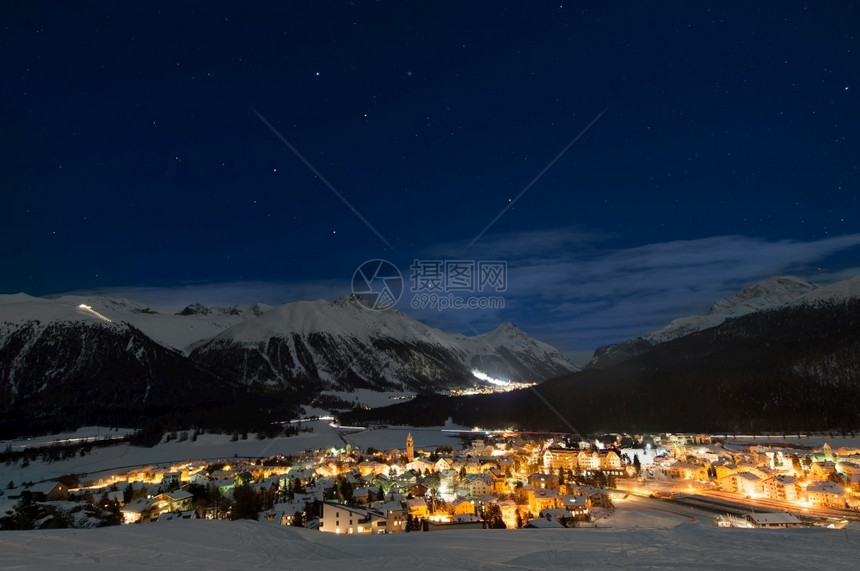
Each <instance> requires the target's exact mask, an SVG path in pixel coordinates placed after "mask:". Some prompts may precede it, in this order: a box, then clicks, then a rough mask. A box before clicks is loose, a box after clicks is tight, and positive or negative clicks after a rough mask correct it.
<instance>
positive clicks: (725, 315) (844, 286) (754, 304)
mask: <svg viewBox="0 0 860 571" xmlns="http://www.w3.org/2000/svg"><path fill="white" fill-rule="evenodd" d="M851 297H860V277H855V278H851V279H849V280H844V281H840V282H837V283H834V284H831V285H828V286H824V287H822V286H819V285H816V284H814V283H811V282H809V281H806V280H803V279H800V278H796V277H791V276H778V277H773V278H768V279H766V280H763V281H761V282H757V283H755V284H752V285H750V286H747V287H745V288H744V289H742V290H741V291H739V292H738V293H736V294H733V295H730V296H728V297H724V298H723V299H720V300H718V301H717V302H716V303H714V304H713V305H712V306H711V309H710V311H708V313H707V314H705V315H691V316H687V317H680V318H678V319H675V320H673V321H672V322H671V323H669V324H668V325H666V326H665V327H662V328H661V329H658V330H657V331H653V332H651V333H649V334H647V335H644V336H642V337H637V338H635V339H630V340H628V341H624V342H623V343H618V344H614V345H607V346H604V347H600V348H598V349H597V351H595V354H594V358H593V359H592V361H591V363H590V366H591V367H598V368H601V367H607V366H610V365H612V364H615V363H618V362H621V361H623V360H626V359H629V358H632V357H635V356H637V355H641V354H642V353H643V352H645V351H647V350H648V349H650V348H651V347H653V346H654V345H658V344H660V343H665V342H667V341H671V340H673V339H678V338H680V337H684V336H686V335H690V334H693V333H696V332H699V331H704V330H705V329H710V328H712V327H716V326H718V325H720V324H721V323H723V322H724V321H726V320H727V319H732V318H735V317H740V316H742V315H747V314H750V313H754V312H756V311H763V310H768V309H778V308H782V307H790V306H793V305H804V304H806V305H808V304H816V303H827V302H832V301H839V300H844V299H848V298H851Z"/></svg>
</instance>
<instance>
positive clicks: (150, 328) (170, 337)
mask: <svg viewBox="0 0 860 571" xmlns="http://www.w3.org/2000/svg"><path fill="white" fill-rule="evenodd" d="M82 306H87V307H89V308H90V309H91V310H92V311H90V309H86V308H84V307H82ZM269 309H271V307H270V306H267V305H263V304H255V305H250V306H233V307H225V308H219V307H208V306H204V305H200V304H194V305H189V306H188V307H186V308H185V309H183V310H182V311H180V312H179V313H176V314H171V313H159V312H157V311H153V310H152V309H150V308H149V307H147V306H146V305H143V304H141V303H137V302H135V301H131V300H128V299H115V298H110V297H104V296H78V295H66V296H62V297H58V298H51V299H48V298H40V297H32V296H29V295H27V294H24V293H17V294H14V295H0V322H8V323H15V322H19V323H20V322H25V321H39V322H41V323H43V324H45V323H52V322H75V321H83V322H107V321H106V320H105V319H102V318H107V320H110V322H113V323H128V324H130V325H132V326H134V327H135V328H137V329H139V330H141V331H142V332H143V333H145V334H146V335H147V336H149V337H151V338H152V339H153V340H155V341H156V342H158V343H160V344H162V345H164V346H166V347H170V348H172V349H177V350H180V351H185V350H186V349H187V348H188V346H189V345H191V344H193V343H195V342H197V341H200V340H201V339H208V338H210V337H212V336H214V335H216V334H217V333H219V332H221V331H223V330H224V329H227V328H228V327H230V326H232V325H235V324H237V323H240V322H241V321H244V320H246V319H251V318H254V317H257V316H259V315H262V314H263V313H265V312H266V311H268V310H269ZM99 315H100V316H101V317H99Z"/></svg>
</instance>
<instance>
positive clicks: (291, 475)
mask: <svg viewBox="0 0 860 571" xmlns="http://www.w3.org/2000/svg"><path fill="white" fill-rule="evenodd" d="M633 444H634V442H632V439H630V437H621V436H618V437H613V438H608V439H606V440H604V441H601V442H585V441H577V442H573V443H571V442H570V441H569V440H563V441H555V440H552V439H550V440H547V441H543V440H529V439H527V438H523V437H520V436H516V435H509V436H507V437H499V438H497V439H495V440H491V441H484V440H474V441H472V442H471V445H468V446H466V447H465V448H464V449H462V450H457V451H455V450H454V449H453V448H450V447H447V448H443V449H439V450H434V451H430V452H425V451H423V450H417V451H416V450H415V448H414V444H413V440H412V437H411V435H409V436H408V437H407V440H406V447H405V450H403V451H401V450H389V451H385V452H376V451H373V452H372V453H371V452H367V453H363V452H362V451H360V450H357V449H352V448H351V447H349V446H346V447H345V448H343V449H339V450H338V449H330V450H317V451H308V452H306V453H305V454H303V455H301V456H299V457H295V458H290V459H286V458H280V459H276V461H271V462H270V461H263V460H260V459H255V460H251V459H249V460H238V459H233V460H231V461H229V463H227V462H226V461H225V462H222V463H219V464H215V465H213V464H207V463H205V462H202V461H200V462H187V463H185V464H181V465H174V466H169V467H157V466H151V467H144V468H140V469H137V470H134V471H131V472H127V473H125V474H121V475H115V476H113V477H111V478H110V479H108V480H104V481H100V482H96V483H92V485H90V486H89V487H88V490H89V491H90V492H91V493H92V494H93V495H94V496H97V497H100V498H108V499H109V500H110V501H116V502H117V503H119V504H120V505H121V508H120V509H121V513H122V517H123V521H124V522H125V523H146V522H154V521H162V520H165V519H176V518H185V519H190V518H194V517H207V518H224V517H231V513H230V509H232V508H230V507H229V500H230V499H231V498H232V497H233V494H234V493H235V492H236V490H237V488H238V487H240V486H244V487H245V488H243V489H245V490H247V489H251V490H253V493H254V495H255V497H257V498H258V499H259V500H260V503H259V505H260V506H263V508H262V512H261V515H262V519H264V520H267V521H271V522H274V523H276V524H281V525H302V526H306V527H311V528H316V529H319V530H320V531H323V532H331V533H343V534H364V533H369V534H374V533H395V532H404V531H413V530H424V531H433V530H437V529H467V528H470V527H484V526H488V525H489V524H490V522H493V524H494V526H496V527H500V525H499V522H502V523H503V524H504V526H505V527H508V528H519V527H539V528H545V527H575V526H577V525H582V524H583V522H588V521H591V520H593V519H594V518H595V516H600V515H602V514H605V513H607V512H609V511H611V510H612V502H611V500H610V493H609V490H608V489H606V488H607V487H611V484H610V485H608V486H606V487H600V486H599V485H592V484H595V479H596V481H598V482H611V481H612V480H614V479H615V478H634V477H638V478H640V479H646V480H648V479H654V480H659V479H663V480H674V479H681V480H690V481H694V482H695V481H698V482H705V483H708V485H709V486H711V487H712V488H716V487H718V488H720V489H721V490H723V491H725V492H729V493H734V494H738V495H740V496H749V497H756V498H772V499H778V500H783V501H787V502H796V503H797V504H798V505H809V506H821V507H829V508H855V509H856V508H858V507H860V494H858V492H860V450H838V451H833V450H831V448H830V447H829V446H828V445H825V446H824V447H823V448H822V449H821V450H818V451H815V452H809V453H806V454H798V453H797V449H793V448H778V447H774V446H767V447H765V446H751V447H748V448H746V449H740V448H739V449H735V450H733V449H731V447H727V446H725V445H724V444H722V443H712V442H710V441H709V439H708V438H707V437H705V436H698V437H680V436H672V435H669V436H666V437H664V438H662V439H659V438H654V437H649V438H648V440H647V445H644V444H643V440H642V439H640V438H637V439H636V442H635V444H636V446H635V447H634V446H633ZM270 460H271V459H270ZM598 476H599V478H597V477H598ZM193 484H198V487H197V488H195V493H196V494H198V495H199V491H200V490H201V489H203V488H205V489H206V490H209V491H210V493H216V492H217V494H216V495H217V497H219V498H226V499H227V500H228V501H227V502H226V503H225V502H220V503H219V502H212V501H209V502H208V503H206V505H201V504H199V503H198V502H197V501H196V497H195V494H194V493H192V491H190V490H192V487H191V486H192V485H193ZM10 491H12V490H10ZM13 492H14V493H15V494H18V497H20V496H21V495H22V494H24V493H28V494H30V495H32V497H33V498H34V499H36V500H39V501H51V500H52V499H59V500H62V499H66V498H68V494H69V490H68V488H65V487H64V485H63V484H60V483H58V482H46V483H42V484H37V485H35V486H33V487H31V488H29V489H26V490H24V489H22V490H14V491H13ZM13 495H14V494H13ZM12 497H13V496H12V495H8V494H7V498H9V499H11V498H12ZM233 515H235V514H233ZM760 517H764V516H760ZM769 517H776V516H769ZM777 519H779V518H777ZM734 523H737V522H734ZM747 523H749V522H747ZM758 523H759V524H761V525H767V526H782V527H787V526H791V525H794V522H793V521H789V519H787V518H782V519H779V521H777V520H776V519H775V520H773V521H767V522H758Z"/></svg>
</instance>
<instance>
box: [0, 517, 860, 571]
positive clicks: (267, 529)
mask: <svg viewBox="0 0 860 571" xmlns="http://www.w3.org/2000/svg"><path fill="white" fill-rule="evenodd" d="M858 557H860V532H858V531H857V530H855V529H845V530H840V531H833V530H826V529H790V530H760V529H753V530H750V529H732V528H716V527H713V526H711V525H710V524H709V523H702V522H697V523H682V524H680V525H676V526H675V527H668V528H651V529H592V528H584V529H535V530H481V529H471V530H461V531H456V530H452V531H439V532H431V533H403V534H392V535H336V534H326V533H322V532H319V531H310V530H305V529H298V528H294V527H290V526H278V525H272V524H271V523H267V522H252V521H235V522H228V521H207V520H188V521H185V520H174V521H169V522H164V523H155V524H144V525H130V526H117V527H110V528H104V529H95V530H48V531H38V532H26V531H23V532H21V531H8V532H3V533H2V534H0V567H2V568H4V569H10V568H18V567H25V568H39V569H56V568H61V567H71V566H81V565H84V566H86V567H87V568H90V567H106V568H128V567H147V568H170V569H174V568H177V567H182V568H186V569H239V568H242V569H247V568H265V569H318V570H327V569H331V570H335V571H342V570H343V569H350V570H351V571H362V570H374V571H376V570H378V569H446V570H476V569H571V568H584V569H618V568H622V569H654V568H673V569H720V570H725V569H827V570H830V569H834V568H849V569H850V568H853V566H854V565H855V564H856V561H857V558H858Z"/></svg>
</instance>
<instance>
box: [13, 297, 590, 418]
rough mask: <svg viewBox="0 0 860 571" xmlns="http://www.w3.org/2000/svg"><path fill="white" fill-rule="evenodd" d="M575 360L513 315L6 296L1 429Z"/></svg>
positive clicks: (398, 385) (438, 385) (529, 370)
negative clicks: (476, 325)
mask: <svg viewBox="0 0 860 571" xmlns="http://www.w3.org/2000/svg"><path fill="white" fill-rule="evenodd" d="M576 369H577V367H575V366H574V365H572V364H570V363H569V362H568V361H567V360H566V359H565V358H564V356H563V355H562V354H561V353H559V352H558V351H557V350H556V349H554V348H553V347H551V346H549V345H547V344H545V343H541V342H539V341H536V340H534V339H531V338H530V337H528V336H527V335H526V334H524V333H523V332H522V331H520V330H519V329H517V328H516V327H515V326H514V325H513V324H511V323H503V324H502V325H500V326H499V327H498V328H496V329H495V330H493V331H490V332H488V333H485V334H483V335H477V336H473V337H466V336H463V335H455V334H450V333H446V332H444V331H440V330H438V329H434V328H432V327H429V326H427V325H424V324H423V323H420V322H418V321H416V320H415V319H412V318H411V317H409V316H407V315H404V314H402V313H399V312H396V311H387V312H376V311H370V310H367V309H365V308H364V307H362V306H361V305H360V304H359V303H358V301H356V300H355V299H354V298H349V297H344V298H341V299H338V300H337V301H335V302H328V301H315V302H296V303H291V304H287V305H283V306H280V307H277V308H274V309H271V308H269V307H267V306H261V305H254V306H237V307H230V308H211V307H205V306H201V305H193V306H188V307H187V308H185V309H184V310H182V311H180V312H179V313H176V314H166V313H158V312H155V311H153V310H152V309H150V308H148V307H146V306H145V305H142V304H139V303H136V302H133V301H129V300H125V299H112V298H107V297H80V296H64V297H60V298H56V299H43V298H36V297H32V296H29V295H26V294H15V295H0V429H2V428H3V427H4V426H7V427H8V426H14V425H9V424H8V422H12V421H11V420H10V419H12V418H13V416H14V417H15V419H17V420H15V421H14V422H19V421H20V419H21V418H24V419H30V418H36V417H41V418H50V419H54V420H56V419H57V418H60V417H63V416H65V417H68V418H70V419H71V418H74V419H83V418H86V419H87V422H95V421H96V420H95V417H98V418H100V419H101V421H102V422H113V421H116V420H117V418H120V417H122V416H123V415H135V414H136V415H138V417H141V415H143V416H145V415H146V414H149V413H148V412H147V410H149V409H148V408H147V407H151V408H152V409H153V410H156V411H160V412H161V413H167V412H168V411H173V412H172V413H171V414H183V415H187V414H188V412H187V411H189V410H193V409H196V406H195V403H196V402H198V401H199V402H200V403H210V404H211V406H216V405H217V406H226V405H225V402H228V401H229V402H235V401H236V395H246V396H248V397H249V398H251V399H257V400H254V402H261V401H260V400H259V397H260V395H263V394H266V395H269V397H267V398H270V395H271V394H273V392H277V391H286V392H287V393H288V394H286V395H285V396H286V398H287V400H284V399H281V400H280V401H279V402H280V403H281V404H282V405H284V403H286V402H287V401H289V402H291V403H295V402H310V401H311V400H312V399H313V398H314V397H315V396H316V395H317V394H319V392H320V391H322V390H324V389H339V390H347V391H348V390H353V389H355V388H368V389H377V390H379V389H392V388H394V389H411V390H415V391H425V392H433V391H438V390H441V389H445V388H464V387H467V386H471V385H473V384H480V383H481V382H489V383H493V382H504V381H541V380H545V379H548V378H550V377H554V376H557V375H561V374H564V373H567V372H570V371H572V370H576ZM473 372H474V373H477V375H478V376H479V377H482V378H483V379H484V381H480V380H479V379H478V377H476V376H475V375H474V374H473ZM242 398H244V397H242ZM225 399H227V401H225ZM236 406H240V405H236ZM284 406H286V405H284ZM189 407H190V408H189ZM234 408H235V407H234ZM281 408H283V407H281ZM178 411H183V412H181V413H180V412H178ZM15 415H18V416H15ZM21 415H23V416H21ZM105 415H107V416H105ZM4 422H6V423H7V424H4ZM47 424H48V421H46V422H44V423H42V424H41V425H40V426H47Z"/></svg>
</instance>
